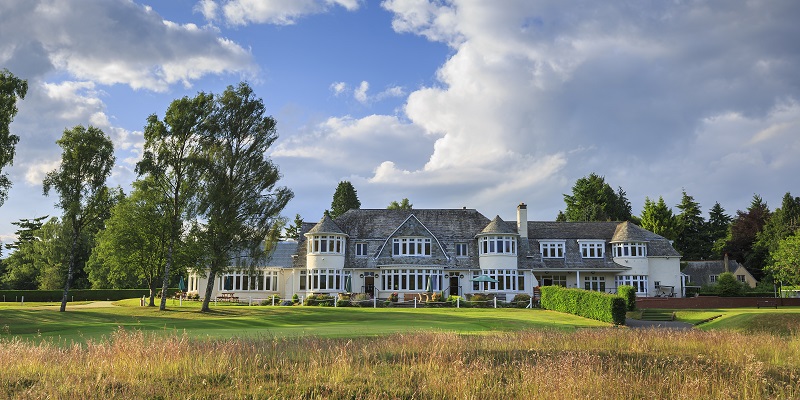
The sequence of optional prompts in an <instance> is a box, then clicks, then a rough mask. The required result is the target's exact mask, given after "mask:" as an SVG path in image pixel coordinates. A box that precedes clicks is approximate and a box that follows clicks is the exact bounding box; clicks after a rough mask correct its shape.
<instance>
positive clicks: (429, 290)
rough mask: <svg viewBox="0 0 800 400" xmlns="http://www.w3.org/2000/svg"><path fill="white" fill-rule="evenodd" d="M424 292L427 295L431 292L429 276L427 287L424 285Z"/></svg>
mask: <svg viewBox="0 0 800 400" xmlns="http://www.w3.org/2000/svg"><path fill="white" fill-rule="evenodd" d="M425 291H426V292H428V293H431V292H433V290H432V288H431V277H430V275H429V276H428V283H427V285H425Z"/></svg>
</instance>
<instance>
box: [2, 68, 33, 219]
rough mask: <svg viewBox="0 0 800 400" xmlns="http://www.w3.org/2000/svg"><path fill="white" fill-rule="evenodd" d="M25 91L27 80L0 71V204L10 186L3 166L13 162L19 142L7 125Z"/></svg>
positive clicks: (4, 70) (6, 71) (15, 113)
mask: <svg viewBox="0 0 800 400" xmlns="http://www.w3.org/2000/svg"><path fill="white" fill-rule="evenodd" d="M27 93H28V81H26V80H24V79H19V78H17V77H15V76H14V75H13V74H11V73H10V72H8V70H7V69H3V70H2V71H0V206H2V205H3V203H5V201H6V198H8V190H9V189H10V188H11V180H9V179H8V174H7V173H4V172H3V168H5V166H6V165H12V164H13V163H14V153H15V150H14V148H15V146H16V145H17V143H18V142H19V136H17V135H12V134H11V131H10V130H9V125H11V122H12V121H13V120H14V117H15V116H16V115H17V99H24V98H25V94H27Z"/></svg>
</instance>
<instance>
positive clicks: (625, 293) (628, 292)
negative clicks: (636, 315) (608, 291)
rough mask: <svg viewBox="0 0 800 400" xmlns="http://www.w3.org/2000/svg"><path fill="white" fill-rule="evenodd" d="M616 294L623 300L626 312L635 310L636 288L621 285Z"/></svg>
mask: <svg viewBox="0 0 800 400" xmlns="http://www.w3.org/2000/svg"><path fill="white" fill-rule="evenodd" d="M617 294H618V295H619V297H622V300H625V306H627V310H628V311H634V310H636V288H635V287H633V286H631V285H621V286H620V287H618V288H617Z"/></svg>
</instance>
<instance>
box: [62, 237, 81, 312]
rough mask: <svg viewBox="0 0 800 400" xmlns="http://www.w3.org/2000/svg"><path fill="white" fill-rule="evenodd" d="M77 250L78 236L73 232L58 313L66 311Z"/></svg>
mask: <svg viewBox="0 0 800 400" xmlns="http://www.w3.org/2000/svg"><path fill="white" fill-rule="evenodd" d="M77 248H78V235H77V234H76V233H74V232H73V237H72V248H71V249H70V251H69V267H68V268H67V283H66V284H65V285H64V295H63V296H62V297H61V309H59V311H60V312H64V311H67V299H68V297H67V296H68V295H69V286H70V284H71V283H72V275H73V274H75V253H76V252H77Z"/></svg>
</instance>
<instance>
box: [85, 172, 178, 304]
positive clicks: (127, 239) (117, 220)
mask: <svg viewBox="0 0 800 400" xmlns="http://www.w3.org/2000/svg"><path fill="white" fill-rule="evenodd" d="M149 183H150V184H151V183H152V182H149V181H147V180H145V181H142V180H140V181H136V182H134V188H135V189H134V191H133V192H132V193H131V195H130V196H129V197H126V198H125V199H123V200H122V201H120V202H119V203H117V205H115V206H114V208H113V209H112V210H111V216H110V217H109V218H108V220H107V221H106V223H105V226H106V227H105V229H103V230H102V231H100V232H99V233H98V235H97V240H96V242H97V244H96V246H95V248H94V251H93V252H92V255H91V256H90V257H89V261H88V262H87V264H86V270H87V272H88V273H89V281H91V282H92V287H93V288H115V289H129V288H139V287H141V286H142V284H143V283H144V284H145V285H146V287H147V288H148V289H150V296H149V297H150V306H154V305H155V303H154V299H155V294H156V288H157V284H158V282H159V278H160V277H162V275H163V273H164V265H165V255H166V253H167V252H166V247H167V243H168V242H169V230H170V226H169V218H168V217H166V216H165V215H164V212H163V208H164V207H163V205H164V203H163V201H162V199H163V198H162V197H161V192H160V191H156V190H152V188H150V187H149V185H148V184H149Z"/></svg>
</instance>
